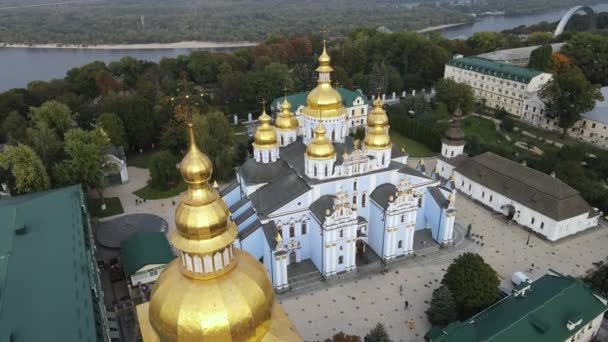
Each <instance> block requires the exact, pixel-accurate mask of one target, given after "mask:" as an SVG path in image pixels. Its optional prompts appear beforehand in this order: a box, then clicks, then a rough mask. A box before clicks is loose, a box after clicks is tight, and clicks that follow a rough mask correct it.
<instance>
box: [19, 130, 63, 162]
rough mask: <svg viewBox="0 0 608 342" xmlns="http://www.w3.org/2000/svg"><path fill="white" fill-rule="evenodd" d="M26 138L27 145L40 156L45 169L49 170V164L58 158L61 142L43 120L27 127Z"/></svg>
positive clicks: (61, 147) (61, 146)
mask: <svg viewBox="0 0 608 342" xmlns="http://www.w3.org/2000/svg"><path fill="white" fill-rule="evenodd" d="M27 140H28V145H30V146H31V147H32V148H33V149H34V151H36V154H37V155H38V156H40V159H42V162H43V163H44V165H45V166H46V168H47V169H49V170H50V169H51V166H52V165H53V164H54V163H55V162H57V161H58V160H59V159H60V157H61V150H62V149H63V142H62V141H61V139H60V138H59V137H58V136H57V133H55V131H54V130H52V129H51V128H49V126H48V125H47V124H46V123H45V122H39V123H37V124H36V127H31V128H28V129H27Z"/></svg>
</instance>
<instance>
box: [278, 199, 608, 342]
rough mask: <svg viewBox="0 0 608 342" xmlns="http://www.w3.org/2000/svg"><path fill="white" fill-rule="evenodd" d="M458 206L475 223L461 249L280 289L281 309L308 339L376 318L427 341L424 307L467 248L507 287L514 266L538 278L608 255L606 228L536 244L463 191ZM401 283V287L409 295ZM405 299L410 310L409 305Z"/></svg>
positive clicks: (364, 325) (580, 271)
mask: <svg viewBox="0 0 608 342" xmlns="http://www.w3.org/2000/svg"><path fill="white" fill-rule="evenodd" d="M456 207H457V210H458V213H457V216H456V217H457V220H458V223H459V224H460V225H461V227H466V226H467V225H468V224H469V223H471V224H473V229H472V234H475V237H474V238H473V240H472V241H470V240H466V242H463V243H462V245H461V246H458V245H457V247H456V248H455V249H447V250H441V251H439V252H437V251H430V250H429V252H433V253H428V256H426V257H420V256H418V257H416V258H415V259H407V260H405V261H404V262H399V263H395V264H391V265H389V272H388V273H386V274H384V275H382V274H379V273H375V274H367V275H366V276H365V277H360V278H359V279H356V280H352V281H344V282H331V281H330V282H328V283H326V286H325V287H324V288H320V289H317V290H315V291H311V292H309V293H305V294H299V295H296V296H289V295H287V294H286V295H281V296H280V297H279V299H280V301H281V303H282V304H283V307H284V308H285V310H286V312H287V313H288V315H289V317H290V318H291V319H292V320H293V322H294V323H295V325H296V327H297V328H298V330H299V331H300V333H301V334H302V336H303V337H304V338H305V339H306V340H307V341H317V340H323V339H325V338H327V337H331V336H332V335H334V334H335V333H337V332H340V331H343V332H345V333H347V334H354V335H359V336H361V337H363V336H365V334H366V333H367V332H369V330H370V329H371V328H373V326H374V325H375V324H376V323H378V322H382V323H384V325H385V326H386V328H387V330H388V333H389V335H390V336H391V338H392V339H393V340H394V341H408V342H409V341H423V340H424V339H423V336H424V334H425V333H426V332H427V331H428V329H430V324H429V323H428V322H427V320H426V316H425V314H424V311H425V310H426V309H427V308H428V302H429V301H430V298H431V294H432V292H433V290H434V289H436V288H437V287H438V286H439V283H440V282H441V279H442V278H443V275H444V273H445V270H446V269H447V267H448V266H449V264H450V263H451V262H452V260H453V259H454V258H455V257H456V256H458V255H459V254H461V253H462V252H465V251H471V252H476V253H479V254H480V255H482V256H483V258H484V259H485V260H486V262H488V263H489V264H490V265H491V266H492V267H493V268H494V269H495V270H496V271H497V272H498V274H499V276H500V278H501V279H502V281H501V286H504V287H508V288H511V287H512V285H511V281H510V279H511V274H512V273H513V272H515V271H524V272H526V273H528V274H530V275H531V278H532V279H535V278H538V277H540V276H542V275H543V274H544V273H545V272H546V271H547V269H549V268H553V269H555V270H556V271H559V272H562V273H565V274H569V275H573V276H581V275H584V274H585V272H586V271H587V270H589V269H590V268H592V267H593V265H592V263H593V262H596V261H598V260H602V259H605V258H606V256H607V255H606V254H607V250H606V247H605V246H607V245H608V230H606V227H602V228H597V229H593V230H591V231H588V232H586V233H582V234H580V235H577V236H575V237H572V238H568V239H566V240H564V241H562V242H558V243H550V242H548V241H545V240H541V239H540V238H538V237H537V236H535V235H531V237H530V244H529V245H526V241H527V239H528V235H529V233H528V232H527V231H525V230H524V229H523V228H521V227H519V226H517V225H512V226H508V225H507V224H506V223H505V222H504V221H503V220H502V219H500V218H495V217H493V215H492V213H491V212H490V211H488V210H487V209H485V208H483V207H481V206H479V205H477V204H475V203H473V202H472V201H471V200H470V199H468V198H466V197H465V196H464V195H462V194H459V196H457V199H456ZM482 244H483V245H482ZM421 254H423V253H422V252H421ZM532 264H534V266H532ZM531 268H532V272H529V271H530V269H531ZM400 286H403V295H401V294H400ZM406 300H407V301H409V304H410V309H409V310H405V309H404V303H405V301H406ZM409 319H414V321H415V328H414V329H413V330H412V331H410V330H409V328H408V327H407V324H406V322H407V321H408V320H409Z"/></svg>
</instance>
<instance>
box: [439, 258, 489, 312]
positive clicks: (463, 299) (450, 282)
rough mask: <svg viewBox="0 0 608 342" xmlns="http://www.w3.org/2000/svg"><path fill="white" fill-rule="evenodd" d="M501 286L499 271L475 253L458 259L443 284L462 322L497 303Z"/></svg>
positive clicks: (447, 273) (451, 266)
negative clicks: (451, 296) (497, 272)
mask: <svg viewBox="0 0 608 342" xmlns="http://www.w3.org/2000/svg"><path fill="white" fill-rule="evenodd" d="M499 283H500V281H499V279H498V275H497V274H496V271H494V270H493V269H492V267H491V266H490V265H488V264H486V263H485V261H484V260H483V258H482V257H481V256H480V255H478V254H474V253H464V254H462V255H460V256H459V257H457V258H456V259H455V260H454V261H453V262H452V264H451V265H450V266H449V267H448V270H447V272H446V273H445V276H444V277H443V280H442V284H443V285H445V286H447V288H448V289H449V290H450V292H451V293H452V295H453V297H454V300H455V301H456V307H457V311H458V318H459V319H461V320H463V319H466V318H468V317H470V316H472V315H474V314H476V313H478V312H480V311H481V310H483V309H485V308H487V307H488V306H490V305H491V304H492V303H494V302H495V301H496V299H497V288H498V284H499Z"/></svg>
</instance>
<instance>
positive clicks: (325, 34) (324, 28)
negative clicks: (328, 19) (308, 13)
mask: <svg viewBox="0 0 608 342" xmlns="http://www.w3.org/2000/svg"><path fill="white" fill-rule="evenodd" d="M328 33H329V30H328V29H327V26H326V25H323V29H321V34H322V35H323V42H325V40H327V34H328Z"/></svg>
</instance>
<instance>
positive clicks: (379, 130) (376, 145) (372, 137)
mask: <svg viewBox="0 0 608 342" xmlns="http://www.w3.org/2000/svg"><path fill="white" fill-rule="evenodd" d="M383 105H384V103H383V102H382V100H380V99H379V98H377V99H376V100H375V101H374V109H373V110H372V111H371V112H370V113H369V114H368V116H367V134H366V135H365V140H364V141H363V145H365V147H367V148H369V149H375V150H381V149H385V148H388V147H391V145H392V142H391V137H390V136H389V135H388V128H389V125H388V116H387V115H386V112H385V111H384V109H382V106H383Z"/></svg>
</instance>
